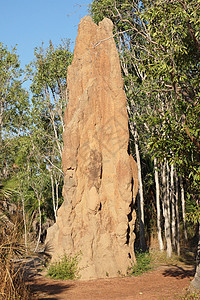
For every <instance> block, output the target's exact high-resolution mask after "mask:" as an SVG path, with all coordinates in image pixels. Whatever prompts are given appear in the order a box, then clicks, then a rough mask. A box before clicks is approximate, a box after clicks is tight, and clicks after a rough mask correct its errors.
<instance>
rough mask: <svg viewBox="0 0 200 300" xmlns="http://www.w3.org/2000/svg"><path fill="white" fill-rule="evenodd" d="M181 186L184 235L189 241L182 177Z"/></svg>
mask: <svg viewBox="0 0 200 300" xmlns="http://www.w3.org/2000/svg"><path fill="white" fill-rule="evenodd" d="M180 187H181V205H182V216H183V230H184V237H185V240H186V241H187V226H186V218H185V191H184V186H183V179H182V178H180Z"/></svg>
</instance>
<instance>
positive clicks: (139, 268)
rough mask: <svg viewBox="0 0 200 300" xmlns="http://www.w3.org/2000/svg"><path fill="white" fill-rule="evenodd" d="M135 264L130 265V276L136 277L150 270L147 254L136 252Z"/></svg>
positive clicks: (149, 258)
mask: <svg viewBox="0 0 200 300" xmlns="http://www.w3.org/2000/svg"><path fill="white" fill-rule="evenodd" d="M135 255H136V263H135V264H134V265H132V267H131V270H130V275H133V276H138V275H141V274H142V273H144V272H147V271H149V270H151V269H152V267H151V265H150V263H151V255H150V253H148V252H136V254H135Z"/></svg>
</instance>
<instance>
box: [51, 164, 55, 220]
mask: <svg viewBox="0 0 200 300" xmlns="http://www.w3.org/2000/svg"><path fill="white" fill-rule="evenodd" d="M50 177H51V194H52V201H53V211H54V218H55V221H56V219H57V210H56V203H55V194H54V180H53V170H52V167H51V168H50Z"/></svg>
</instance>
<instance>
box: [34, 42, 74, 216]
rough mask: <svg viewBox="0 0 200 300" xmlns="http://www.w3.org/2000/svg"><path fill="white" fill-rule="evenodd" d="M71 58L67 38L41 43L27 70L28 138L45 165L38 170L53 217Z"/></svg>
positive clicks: (60, 177) (57, 201) (60, 175)
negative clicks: (44, 178) (45, 180)
mask: <svg viewBox="0 0 200 300" xmlns="http://www.w3.org/2000/svg"><path fill="white" fill-rule="evenodd" d="M71 61H72V53H71V52H70V50H69V41H62V43H61V44H60V45H59V46H54V45H53V44H52V42H51V41H50V42H49V46H48V47H47V48H46V49H45V48H44V45H42V46H41V47H40V48H36V49H35V60H34V61H33V62H32V64H31V65H30V66H29V70H31V68H32V72H31V92H32V99H31V103H32V110H31V120H32V128H31V132H30V138H31V142H32V144H33V147H34V149H35V154H36V156H37V157H38V159H39V160H40V161H41V163H42V162H43V165H45V170H43V171H42V172H46V176H47V177H48V178H49V183H50V186H51V195H52V208H53V212H54V218H55V219H56V217H57V210H58V207H59V204H60V201H61V198H62V197H61V191H60V190H61V185H62V182H63V173H62V166H61V156H62V150H63V140H62V133H63V130H64V110H65V108H66V105H67V70H68V66H69V65H70V64H71Z"/></svg>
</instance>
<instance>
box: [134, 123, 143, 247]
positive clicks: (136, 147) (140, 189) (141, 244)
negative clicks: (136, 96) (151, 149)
mask: <svg viewBox="0 0 200 300" xmlns="http://www.w3.org/2000/svg"><path fill="white" fill-rule="evenodd" d="M133 134H134V142H135V153H136V161H137V167H138V181H139V195H138V212H139V223H140V248H141V249H142V250H144V249H145V232H144V196H143V184H142V169H141V161H140V152H139V145H138V142H139V141H138V133H137V128H136V125H134V131H133Z"/></svg>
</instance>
